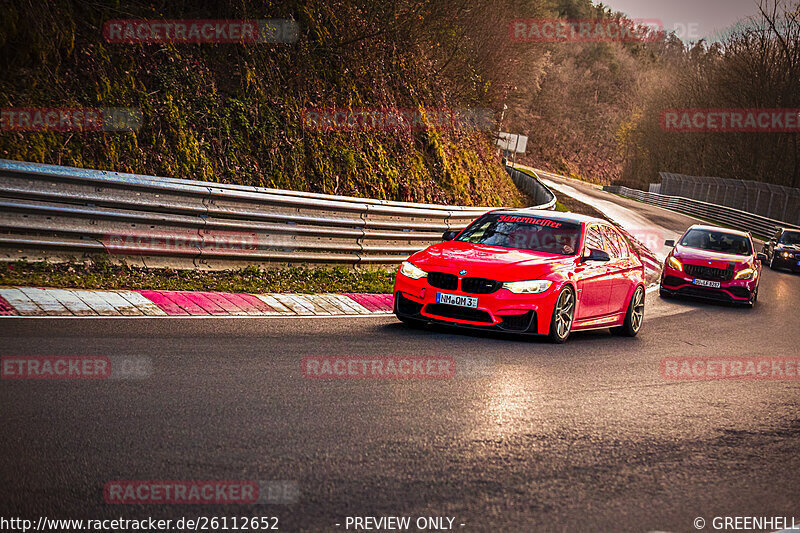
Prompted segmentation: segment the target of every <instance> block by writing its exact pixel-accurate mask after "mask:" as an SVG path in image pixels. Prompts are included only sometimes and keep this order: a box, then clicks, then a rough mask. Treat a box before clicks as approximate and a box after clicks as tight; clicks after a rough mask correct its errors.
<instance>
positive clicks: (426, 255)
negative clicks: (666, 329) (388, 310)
mask: <svg viewBox="0 0 800 533" xmlns="http://www.w3.org/2000/svg"><path fill="white" fill-rule="evenodd" d="M444 239H445V242H443V243H441V244H434V245H433V246H430V247H428V248H427V249H425V250H422V251H420V252H417V253H415V254H414V255H412V256H411V257H409V258H408V261H404V262H403V264H402V265H401V267H400V269H399V270H398V272H397V278H396V281H395V286H394V296H395V298H394V301H395V306H394V312H395V315H396V316H397V318H399V319H400V320H402V321H403V322H406V323H409V324H423V323H428V322H433V323H443V324H450V325H457V326H462V327H474V328H492V329H498V330H502V331H508V332H516V333H528V334H538V335H548V336H549V338H550V339H551V340H552V341H553V342H557V343H561V342H564V341H565V340H567V337H569V334H570V331H576V330H586V329H599V328H608V327H611V328H612V331H614V332H615V333H619V334H622V335H627V336H634V335H636V334H637V333H638V332H639V329H640V328H641V327H642V320H643V319H644V300H645V291H644V268H643V266H642V262H641V261H640V260H639V257H638V256H637V255H636V254H635V253H634V252H633V250H632V249H631V247H630V245H629V244H628V241H627V240H626V239H625V238H624V237H623V236H622V234H620V233H619V232H618V231H617V230H616V228H614V227H613V226H612V225H610V224H609V223H607V222H606V221H604V220H599V219H596V218H591V217H587V216H583V215H576V214H573V213H554V212H552V211H541V210H534V209H519V210H497V211H491V212H489V213H486V214H485V215H483V216H481V217H480V218H478V219H477V220H475V221H474V222H473V223H472V224H470V225H469V226H468V227H467V228H466V229H464V230H462V231H461V232H455V231H453V232H446V233H445V234H444Z"/></svg>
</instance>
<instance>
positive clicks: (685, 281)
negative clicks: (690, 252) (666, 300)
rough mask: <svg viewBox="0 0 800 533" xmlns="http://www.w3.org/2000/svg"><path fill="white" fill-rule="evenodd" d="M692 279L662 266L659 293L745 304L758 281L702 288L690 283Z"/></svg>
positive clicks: (752, 280) (683, 273) (723, 282)
mask: <svg viewBox="0 0 800 533" xmlns="http://www.w3.org/2000/svg"><path fill="white" fill-rule="evenodd" d="M693 279H694V278H693V277H691V276H689V275H687V274H686V273H685V272H682V271H680V270H675V269H673V268H670V267H669V266H664V270H663V272H662V274H661V291H663V292H665V293H668V294H674V295H677V296H691V297H693V298H701V299H704V300H713V301H717V302H733V303H747V302H748V301H749V300H750V298H751V297H752V296H753V291H755V290H756V286H757V285H758V279H757V278H753V279H748V280H727V281H720V287H719V288H712V287H702V286H698V285H695V284H694V283H692V280H693Z"/></svg>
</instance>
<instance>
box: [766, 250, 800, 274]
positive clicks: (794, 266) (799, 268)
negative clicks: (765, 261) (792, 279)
mask: <svg viewBox="0 0 800 533" xmlns="http://www.w3.org/2000/svg"><path fill="white" fill-rule="evenodd" d="M788 253H789V257H784V255H783V254H784V252H782V251H775V252H774V254H775V258H774V259H773V260H772V264H773V266H774V267H777V268H789V269H791V270H792V271H794V272H800V264H798V263H800V252H788Z"/></svg>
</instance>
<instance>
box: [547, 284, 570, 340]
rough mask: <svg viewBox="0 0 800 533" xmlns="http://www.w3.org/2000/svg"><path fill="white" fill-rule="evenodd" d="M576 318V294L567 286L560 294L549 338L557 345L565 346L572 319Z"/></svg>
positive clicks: (554, 309) (551, 320) (551, 321)
mask: <svg viewBox="0 0 800 533" xmlns="http://www.w3.org/2000/svg"><path fill="white" fill-rule="evenodd" d="M574 317H575V293H574V292H572V287H570V286H569V285H565V286H564V288H563V289H561V292H559V293H558V299H557V300H556V305H555V307H554V308H553V316H552V317H551V318H550V333H548V335H547V336H548V338H549V339H550V342H553V343H555V344H563V343H564V342H566V340H567V339H568V338H569V333H570V331H571V329H572V319H573V318H574Z"/></svg>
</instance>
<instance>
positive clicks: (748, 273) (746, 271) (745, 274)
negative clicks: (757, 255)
mask: <svg viewBox="0 0 800 533" xmlns="http://www.w3.org/2000/svg"><path fill="white" fill-rule="evenodd" d="M755 273H756V272H755V270H753V269H752V268H743V269H742V270H740V271H739V272H737V273H736V276H735V277H734V278H733V279H753V275H754V274H755Z"/></svg>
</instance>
